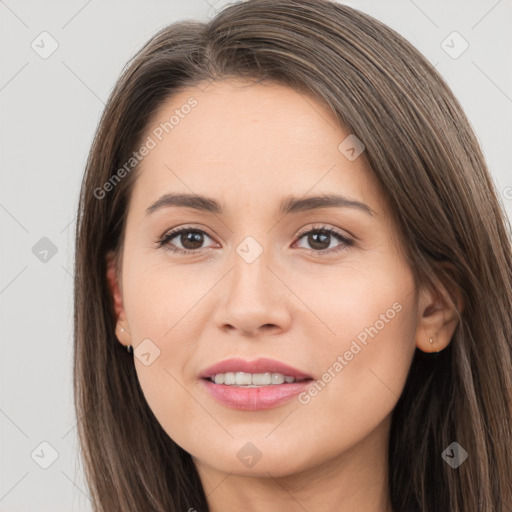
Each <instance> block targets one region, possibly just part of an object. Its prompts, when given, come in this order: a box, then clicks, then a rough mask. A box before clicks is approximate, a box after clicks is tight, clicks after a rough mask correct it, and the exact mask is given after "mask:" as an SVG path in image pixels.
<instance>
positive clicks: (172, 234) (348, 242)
mask: <svg viewBox="0 0 512 512" xmlns="http://www.w3.org/2000/svg"><path fill="white" fill-rule="evenodd" d="M189 232H192V233H203V234H205V235H206V236H207V237H208V238H212V237H211V236H209V235H208V233H206V232H205V231H203V230H202V229H198V228H193V227H182V228H175V229H172V230H171V231H168V232H166V233H165V234H164V235H163V236H162V237H161V238H160V239H159V240H157V245H158V248H161V247H163V246H165V245H168V244H169V242H170V241H171V240H172V239H173V238H176V237H177V236H178V235H181V234H182V233H189ZM311 233H319V234H329V235H332V236H334V237H335V238H337V239H338V240H339V241H340V242H342V244H340V245H339V246H338V247H336V248H334V249H325V250H320V249H309V251H310V252H311V253H313V254H318V255H322V256H323V255H324V254H331V253H337V252H339V251H341V250H344V249H346V248H347V247H351V246H352V245H354V240H353V239H351V238H348V237H347V236H345V235H343V234H342V233H340V232H339V231H337V230H335V229H333V228H330V227H328V226H322V225H319V226H314V227H313V228H312V229H310V230H308V231H305V232H303V233H301V234H299V235H298V236H297V240H301V239H302V238H303V237H304V236H306V235H310V234H311ZM343 244H344V245H345V246H344V245H343ZM206 249H208V248H205V249H196V250H190V249H173V248H172V247H170V246H169V247H167V248H166V250H168V251H171V252H173V253H179V254H183V255H185V254H202V253H203V252H204V251H205V250H206ZM306 250H308V249H306Z"/></svg>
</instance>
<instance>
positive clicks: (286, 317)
mask: <svg viewBox="0 0 512 512" xmlns="http://www.w3.org/2000/svg"><path fill="white" fill-rule="evenodd" d="M232 262H233V266H232V268H231V270H230V272H229V273H228V275H227V276H225V278H224V281H225V282H224V284H223V286H222V287H221V288H220V289H218V292H219V293H218V296H219V297H220V300H219V302H218V304H217V306H216V309H215V314H214V322H215V324H216V325H217V327H218V328H219V329H221V330H223V331H225V332H228V331H233V333H235V332H237V333H238V334H239V335H243V336H246V337H258V336H261V335H263V336H266V335H269V334H271V333H272V334H277V333H279V332H282V331H286V330H287V329H288V328H289V324H290V318H291V314H290V310H289V300H288V299H289V298H290V296H292V295H293V294H292V293H291V292H290V291H289V290H288V288H287V287H286V285H285V283H283V281H285V282H286V279H283V277H281V276H280V271H279V268H277V267H276V265H275V263H273V258H272V257H271V254H270V250H266V249H265V250H263V252H262V253H261V255H260V256H259V257H258V258H257V259H256V260H255V261H253V262H251V263H248V262H247V261H245V260H244V258H243V257H241V256H240V255H239V254H238V253H236V252H235V253H234V255H233V260H232ZM278 276H279V277H278Z"/></svg>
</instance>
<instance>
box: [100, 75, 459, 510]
mask: <svg viewBox="0 0 512 512" xmlns="http://www.w3.org/2000/svg"><path fill="white" fill-rule="evenodd" d="M192 96H193V97H194V98H195V99H196V100H197V106H196V107H195V108H194V109H192V110H191V111H190V113H189V114H188V115H186V116H184V117H183V118H182V119H180V121H179V124H177V125H176V126H175V127H174V128H173V130H172V131H171V132H170V133H169V134H167V135H166V136H165V137H163V139H162V141H159V142H158V144H157V145H156V147H154V148H153V149H151V151H150V152H149V154H148V155H147V156H145V158H144V160H143V162H142V164H141V168H140V172H141V175H140V176H139V179H138V181H137V182H136V184H135V187H134V190H133V195H132V197H131V201H130V204H129V209H128V218H127V227H126V237H125V243H124V247H123V261H122V269H121V279H120V280H119V281H117V280H116V279H115V265H114V263H113V262H114V260H113V259H111V256H112V255H111V254H110V255H109V261H110V267H109V271H108V278H109V282H110V286H111V291H112V295H113V298H114V303H115V308H116V314H117V320H118V324H117V330H116V333H117V335H118V338H119V341H120V342H121V343H122V344H123V345H133V347H134V349H135V350H137V346H138V345H139V344H140V343H141V342H142V340H145V339H146V338H149V340H151V343H153V344H154V345H155V346H156V347H158V349H159V350H160V354H159V356H158V357H157V358H156V359H154V361H153V362H152V363H151V364H150V365H148V366H146V365H145V364H143V363H142V362H141V360H139V358H137V357H134V364H135V367H136V371H137V375H138V378H139V381H140V384H141V387H142V389H143V391H144V395H145V397H146V400H147V402H148V404H149V406H150V407H151V409H152V411H153V412H154V414H155V416H156V418H157V419H158V421H159V422H160V423H161V425H162V427H163V428H164V430H165V431H166V432H167V433H168V435H169V436H170V437H171V438H172V439H173V440H174V441H175V442H176V443H178V444H179V445H180V446H181V447H182V448H184V449H185V450H186V451H187V452H189V453H190V454H191V455H192V456H193V458H194V461H195V463H196V465H197V468H198V472H199V475H200V478H201V480H202V482H203V486H204V488H205V492H206V494H207V496H208V502H209V506H210V510H211V511H212V512H227V511H234V510H237V511H248V512H249V511H250V512H260V511H261V512H263V511H264V512H273V511H276V512H277V511H279V512H282V511H283V510H287V511H290V512H295V511H297V512H299V511H304V510H308V511H310V512H313V511H315V512H318V511H323V512H330V511H332V512H340V511H342V512H356V511H357V512H359V511H361V510H364V511H366V512H384V511H386V510H390V503H389V491H388V481H387V478H388V474H387V455H388V454H387V445H388V440H389V427H390V422H391V413H392V411H393V408H394V407H395V405H396V402H397V401H398V398H399V396H400V394H401V392H402V390H403V387H404V384H405V380H406V376H407V372H408V369H409V367H410V364H411V360H412V357H413V354H414V350H415V348H416V347H418V348H419V349H420V350H423V351H425V352H429V351H434V350H435V351H437V350H442V349H443V348H445V347H446V346H447V345H448V343H449V342H450V339H451V337H452V335H453V332H454V329H455V326H456V323H457V319H456V318H457V317H456V313H455V312H454V310H453V309H452V308H451V307H450V306H449V305H448V304H447V302H446V301H444V300H441V298H440V297H439V296H438V295H434V294H433V293H431V292H429V291H428V290H424V289H417V288H416V287H415V284H414V280H413V275H412V273H411V269H410V268H409V266H408V265H407V262H406V260H405V258H404V255H403V254H402V251H401V249H400V248H399V246H398V245H399V244H397V243H395V241H394V239H393V237H397V231H396V227H395V226H394V224H393V222H392V221H391V216H390V212H389V209H388V205H387V202H386V200H385V198H384V196H383V194H382V191H381V190H380V189H379V187H378V185H377V182H376V181H375V178H374V177H373V175H372V173H371V171H370V169H369V166H368V162H367V160H366V159H365V155H364V152H363V153H362V154H361V155H360V156H359V157H358V158H356V159H355V160H354V161H350V160H349V159H348V158H346V156H345V155H344V154H342V152H340V150H339V149H338V146H339V144H340V142H342V141H343V140H344V139H345V138H346V137H347V136H348V135H349V133H347V132H345V131H344V130H343V129H342V128H341V127H339V126H338V125H337V124H336V122H335V120H334V118H333V117H332V115H331V114H330V112H329V111H328V110H327V108H326V107H325V106H324V105H322V104H321V103H319V102H317V101H316V100H315V99H313V98H311V97H309V96H308V97H307V96H304V95H302V94H299V93H297V92H295V91H293V90H291V89H289V88H286V87H282V86H278V85H275V84H267V85H262V84H258V85H254V84H249V83H245V82H238V81H234V80H226V81H222V82H215V83H212V84H210V85H209V86H208V87H207V88H206V89H205V91H204V92H203V91H202V90H201V89H199V88H189V89H187V90H184V91H182V92H180V93H179V94H178V95H176V96H174V97H172V98H170V99H169V100H168V101H167V102H166V103H165V105H164V106H163V107H162V108H161V109H160V111H159V112H158V114H157V116H156V117H155V118H154V120H152V123H151V128H150V129H149V130H148V133H147V135H151V129H152V128H154V126H156V125H158V124H159V122H161V121H163V120H168V119H169V117H170V116H171V115H172V114H173V112H174V111H175V110H176V109H177V108H178V109H179V108H180V106H182V105H183V104H185V103H186V102H187V100H188V99H189V98H190V97H192ZM170 192H174V193H191V194H194V195H204V196H208V197H209V198H213V199H215V200H216V201H218V202H219V203H220V205H221V206H222V209H223V211H222V213H212V212H206V211H198V210H194V209H192V208H184V207H178V206H171V207H166V208H162V209H158V210H156V211H154V212H153V213H151V214H149V215H146V209H147V208H148V207H149V206H150V205H152V204H153V203H155V202H156V201H157V200H158V199H159V198H160V197H161V196H162V195H163V194H165V193H170ZM321 194H339V195H343V196H346V197H347V198H350V199H351V200H353V201H358V202H360V203H363V204H365V205H366V206H367V207H368V208H369V209H370V210H371V212H373V213H368V211H365V210H364V209H363V208H358V207H354V206H345V207H334V206H330V207H323V208H319V209H314V210H306V211H301V212H295V213H289V214H287V215H285V216H282V215H280V214H279V206H280V204H281V202H282V201H283V200H284V198H286V197H288V196H291V195H292V196H294V197H296V198H303V197H304V196H308V197H309V196H313V195H321ZM175 227H190V229H191V231H192V232H197V230H200V231H202V232H203V235H202V238H199V243H197V242H196V245H191V243H190V241H189V240H190V237H188V238H187V237H186V236H185V235H182V236H180V235H177V236H176V237H174V238H173V239H172V241H169V242H168V243H167V245H165V246H163V247H158V245H157V243H156V242H157V240H158V239H160V238H161V237H162V235H164V234H165V233H166V232H168V231H170V230H171V228H175ZM319 227H324V228H330V229H333V230H335V232H336V233H339V234H341V235H342V236H344V237H346V238H349V239H350V240H352V243H346V242H343V241H340V239H337V238H336V236H335V235H332V234H331V235H327V236H326V237H325V238H324V239H323V240H322V238H321V237H319V236H318V231H316V232H314V233H316V234H317V236H314V233H313V235H311V234H310V235H309V236H308V235H307V234H306V235H305V236H304V233H308V232H310V231H311V230H312V229H317V228H319ZM194 230H195V231H194ZM320 234H321V233H320ZM246 237H252V239H254V240H255V241H257V243H258V244H259V246H260V247H261V249H262V252H261V254H260V255H259V257H258V258H257V259H255V261H252V262H251V263H248V262H247V261H246V260H245V259H244V258H242V257H241V256H240V253H238V252H237V247H239V246H240V244H241V243H242V242H243V241H244V240H245V239H246ZM201 242H202V243H201ZM322 243H323V245H322ZM313 244H314V245H313ZM191 247H199V248H198V249H192V248H191ZM252 247H253V249H251V250H254V247H255V246H252ZM170 248H174V249H176V250H180V249H181V250H183V249H188V250H195V253H193V254H181V253H178V252H172V251H170V250H168V249H170ZM315 249H316V252H315ZM393 305H394V306H393ZM393 308H394V309H393ZM391 310H393V312H394V314H393V316H392V317H391V312H390V311H391ZM386 312H387V313H386ZM381 315H384V316H385V318H384V319H383V317H382V316H381ZM379 320H380V322H379V323H378V321H379ZM371 326H374V328H376V329H377V331H378V333H377V334H376V335H374V336H373V337H370V336H368V339H367V344H366V345H363V344H362V343H360V342H359V343H358V345H360V347H361V350H360V351H359V352H357V353H356V354H355V355H353V356H352V357H350V354H348V355H347V351H350V349H351V347H353V346H354V345H353V342H354V340H358V339H361V338H364V335H362V334H361V333H362V332H366V331H365V329H366V328H370V327H371ZM375 326H377V327H375ZM121 328H123V329H124V331H121ZM358 336H359V338H358ZM429 338H433V341H434V343H429ZM352 353H353V352H352ZM338 356H341V357H342V359H343V361H344V364H343V365H342V369H341V370H338V371H336V369H334V365H335V363H336V361H338V362H339V361H340V360H339V359H338ZM231 357H241V358H243V359H247V360H253V359H256V358H258V357H269V358H273V359H277V360H279V361H282V362H284V363H286V364H289V365H291V366H294V367H295V368H298V369H299V370H301V371H303V372H305V373H307V374H309V375H311V376H313V377H314V379H315V380H318V379H320V380H322V379H324V380H327V377H323V376H324V375H325V373H326V372H327V373H328V370H329V369H331V370H330V375H331V379H330V380H329V381H328V382H327V383H325V382H324V383H325V386H324V387H323V388H322V389H321V391H318V392H317V393H316V394H313V395H314V396H311V395H309V394H308V395H303V397H302V398H303V400H302V402H301V401H299V400H298V398H297V397H295V398H293V399H291V400H289V401H287V402H285V403H283V404H280V405H279V406H277V407H274V408H271V409H267V410H259V411H247V410H239V409H235V408H231V407H228V406H226V405H224V404H221V403H219V402H218V401H217V400H215V399H214V398H213V397H212V396H210V395H209V394H208V393H207V392H206V391H205V390H204V386H203V384H204V383H203V382H202V381H201V379H200V378H199V377H198V375H199V373H200V372H201V371H202V370H204V369H205V368H206V367H208V366H210V365H212V364H214V363H217V362H219V361H222V360H224V359H227V358H231ZM338 368H339V366H338ZM308 396H309V399H308ZM247 443H252V445H254V447H256V449H253V448H251V449H252V450H254V453H253V455H255V456H256V454H258V453H259V455H260V456H261V458H260V459H259V460H258V461H257V463H255V464H254V465H252V466H251V467H249V466H248V465H247V464H246V463H244V462H243V460H241V458H239V457H238V456H237V454H238V453H239V451H240V450H241V449H242V448H243V447H244V446H246V444H247ZM252 445H251V446H252ZM190 506H191V507H192V508H193V507H194V503H193V502H191V503H190Z"/></svg>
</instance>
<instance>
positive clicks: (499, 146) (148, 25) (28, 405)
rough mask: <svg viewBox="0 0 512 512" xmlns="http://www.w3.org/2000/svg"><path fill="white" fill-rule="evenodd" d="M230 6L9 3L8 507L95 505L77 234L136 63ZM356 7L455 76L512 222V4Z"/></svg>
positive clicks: (4, 98) (60, 511)
mask: <svg viewBox="0 0 512 512" xmlns="http://www.w3.org/2000/svg"><path fill="white" fill-rule="evenodd" d="M226 3H227V2H225V1H218V2H214V1H213V0H211V1H210V3H208V2H207V1H206V0H182V1H161V0H144V1H143V0H138V1H134V0H130V1H127V0H123V1H121V0H117V1H110V0H103V1H100V0H80V1H78V0H71V1H70V0H67V1H63V0H62V1H58V2H57V1H46V2H40V1H35V0H33V1H28V0H27V1H20V0H5V1H3V0H0V37H1V47H0V48H1V50H0V51H1V68H0V102H1V116H0V126H1V128H0V129H1V138H0V140H1V143H2V148H1V163H2V165H1V168H0V169H1V187H0V221H1V228H2V231H1V233H2V243H1V253H0V258H1V267H0V268H1V274H0V300H1V314H2V318H1V324H0V325H1V368H0V378H1V394H0V432H1V441H0V443H1V444H0V448H1V455H0V510H1V511H4V512H7V511H9V512H14V511H23V512H35V511H52V512H64V511H66V512H67V511H72V510H73V511H90V510H92V508H91V503H90V498H89V495H88V490H87V487H86V485H85V481H84V478H83V472H82V468H81V466H80V461H79V459H78V457H77V449H78V443H77V437H76V418H75V417H74V412H73V408H72V396H73V395H72V380H71V376H72V350H73V341H72V314H73V300H72V292H73V258H74V238H73V237H74V230H75V224H74V223H75V217H76V206H77V200H78V193H79V186H80V183H81V179H82V175H83V171H84V166H85V162H86V158H87V154H88V151H89V147H90V144H91V141H92V138H93V134H94V131H95V129H96V126H97V123H98V121H99V118H100V115H101V112H102V110H103V108H104V103H105V101H106V99H107V97H108V94H109V92H110V90H111V89H112V87H113V85H114V83H115V81H116V80H117V78H118V76H119V74H120V72H121V69H122V67H123V66H124V64H125V63H126V61H127V60H128V59H129V58H130V57H131V56H132V55H133V54H134V53H135V52H136V51H137V50H138V49H139V48H140V47H141V45H142V44H143V43H144V42H146V40H147V39H149V38H150V37H151V36H152V35H153V34H154V33H155V32H157V30H159V29H160V28H162V27H163V26H165V25H167V24H169V23H172V22H174V21H178V20H182V19H187V18H188V19H198V20H201V21H207V20H208V19H210V18H211V17H213V16H214V14H215V13H216V9H217V10H218V9H219V8H221V7H222V6H224V5H225V4H226ZM343 3H346V4H348V5H351V6H353V7H356V8H358V9H360V10H362V11H364V12H367V13H368V14H371V15H373V16H374V17H376V18H378V19H380V20H381V21H383V22H384V23H386V24H387V25H389V26H390V27H392V28H394V29H395V30H397V31H398V32H399V33H401V34H402V35H403V36H404V37H405V38H407V39H408V40H409V41H410V42H411V43H413V44H414V45H415V46H416V47H417V48H418V49H419V50H420V51H421V52H422V53H423V54H424V55H425V56H426V57H427V58H428V59H429V60H430V61H431V62H432V63H433V64H434V65H435V66H436V68H437V69H438V70H439V72H440V73H441V74H442V75H443V76H444V78H445V79H446V80H447V82H448V84H449V85H450V86H451V88H452V90H453V91H454V93H455V95H456V96H457V98H458V99H459V100H460V102H461V104H462V106H463V108H464V110H465V112H466V114H467V116H468V117H469V120H470V122H471V124H472V125H473V128H474V130H475V132H476V135H477V137H478V140H479V141H480V143H481V145H482V148H483V151H484V154H485V157H486V159H487V162H488V164H489V167H490V170H491V172H492V176H493V179H494V181H495V183H496V188H497V190H498V193H499V195H500V200H501V201H502V203H503V205H504V207H505V208H506V211H507V213H508V216H509V217H511V218H512V171H511V169H512V152H511V146H512V130H511V120H512V66H511V64H510V62H511V61H510V55H512V30H510V24H511V21H512V2H511V0H499V1H497V0H478V1H477V0H471V1H467V0H464V1H462V0H460V1H447V0H436V1H432V0H428V1H427V0H414V1H413V0H394V1H390V0H360V1H356V0H352V1H347V2H343ZM43 32H46V33H47V34H42V33H43ZM453 32H457V33H458V34H459V35H453ZM41 34H42V35H41ZM447 38H448V39H447ZM41 41H43V42H41ZM443 41H445V42H444V43H443ZM466 44H467V45H468V47H467V49H466V50H465V51H464V52H463V53H462V54H461V55H460V56H457V58H454V56H456V54H458V53H460V52H461V51H462V49H464V48H465V46H466ZM52 45H53V46H52ZM55 45H58V46H57V47H56V49H55V51H54V52H53V53H52V54H51V55H49V56H47V55H45V54H44V52H50V51H51V50H52V49H53V47H55ZM447 46H448V48H447ZM447 50H448V52H447ZM449 53H451V55H450V54H449ZM43 57H45V58H43Z"/></svg>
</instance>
